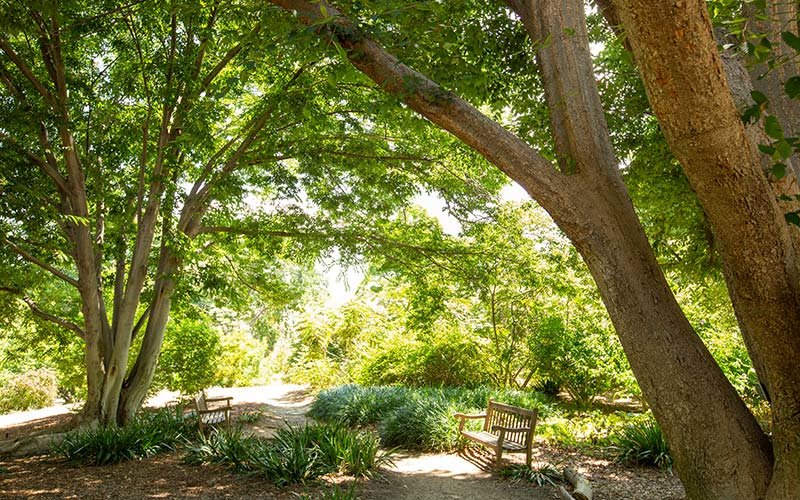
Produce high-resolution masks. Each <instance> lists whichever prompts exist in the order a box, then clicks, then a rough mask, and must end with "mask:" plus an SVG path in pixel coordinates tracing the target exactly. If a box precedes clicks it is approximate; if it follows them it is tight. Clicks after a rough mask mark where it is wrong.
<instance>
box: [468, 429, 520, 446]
mask: <svg viewBox="0 0 800 500" xmlns="http://www.w3.org/2000/svg"><path fill="white" fill-rule="evenodd" d="M462 434H463V435H464V436H465V437H468V438H470V439H472V440H475V441H477V442H479V443H481V444H485V445H486V446H489V447H491V448H494V449H497V436H495V435H494V434H490V433H488V432H483V431H480V432H472V431H463V432H462ZM503 449H504V450H509V451H520V450H524V449H525V447H524V446H522V445H521V444H517V443H515V442H513V441H503Z"/></svg>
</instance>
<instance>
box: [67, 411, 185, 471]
mask: <svg viewBox="0 0 800 500" xmlns="http://www.w3.org/2000/svg"><path fill="white" fill-rule="evenodd" d="M196 432H197V431H196V423H195V422H192V421H191V420H187V419H184V418H183V416H182V410H181V409H172V408H170V409H163V410H159V411H157V412H153V413H145V414H142V415H140V416H137V417H136V418H135V419H134V420H133V421H132V422H130V423H128V424H127V425H125V426H123V427H116V426H100V427H96V428H93V429H79V430H76V431H73V432H70V433H67V435H66V436H65V437H64V439H63V440H62V441H61V442H59V443H58V444H57V445H56V446H55V447H54V452H55V453H56V454H59V455H62V456H63V457H64V458H66V459H67V460H69V461H71V462H78V463H82V464H85V465H106V464H115V463H119V462H123V461H125V460H133V459H137V458H147V457H151V456H153V455H156V454H158V453H162V452H165V451H171V450H174V449H176V448H177V446H178V445H179V444H181V443H184V442H186V441H187V440H189V439H191V438H193V437H194V436H195V435H196Z"/></svg>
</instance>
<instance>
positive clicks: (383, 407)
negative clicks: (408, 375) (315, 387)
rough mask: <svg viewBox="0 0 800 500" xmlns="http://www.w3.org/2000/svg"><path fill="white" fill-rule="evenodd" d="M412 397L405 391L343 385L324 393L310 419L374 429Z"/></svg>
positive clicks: (314, 404) (312, 408) (310, 412)
mask: <svg viewBox="0 0 800 500" xmlns="http://www.w3.org/2000/svg"><path fill="white" fill-rule="evenodd" d="M411 393H412V390H410V389H406V388H404V387H391V386H386V387H362V386H358V385H343V386H341V387H336V388H333V389H329V390H326V391H322V392H321V393H320V394H319V395H318V396H317V398H316V399H315V400H314V402H313V403H312V404H311V408H310V409H309V412H308V415H309V416H310V417H312V418H315V419H317V420H320V421H323V422H335V423H339V424H342V425H345V426H348V427H361V426H365V425H374V424H377V423H379V422H380V421H381V420H382V419H383V418H385V417H386V416H387V415H388V414H390V413H392V412H393V411H395V410H396V409H397V408H398V407H400V406H402V405H403V404H404V403H405V402H406V401H407V399H408V396H409V395H410V394H411Z"/></svg>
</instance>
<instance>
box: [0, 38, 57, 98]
mask: <svg viewBox="0 0 800 500" xmlns="http://www.w3.org/2000/svg"><path fill="white" fill-rule="evenodd" d="M0 49H2V50H3V52H5V53H6V55H7V56H8V58H9V59H11V62H13V63H14V65H15V66H16V67H17V69H19V71H20V73H22V74H23V75H24V76H25V78H27V79H28V81H29V82H31V84H32V85H33V88H35V89H36V91H37V92H38V93H39V94H40V95H41V96H42V97H43V98H44V100H45V102H46V103H47V105H48V106H50V108H51V109H53V111H56V110H57V109H58V106H57V102H56V98H55V96H53V94H52V93H51V92H50V91H49V90H47V87H45V86H44V84H43V83H42V82H41V81H40V80H39V79H38V78H36V75H34V74H33V71H32V70H31V68H30V67H29V66H28V65H27V64H26V63H25V61H23V60H22V58H21V57H19V55H18V54H17V53H16V52H15V51H14V49H13V48H12V47H11V45H10V44H9V43H8V40H6V39H5V38H0Z"/></svg>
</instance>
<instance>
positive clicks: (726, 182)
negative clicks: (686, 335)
mask: <svg viewBox="0 0 800 500" xmlns="http://www.w3.org/2000/svg"><path fill="white" fill-rule="evenodd" d="M618 7H619V11H620V17H621V19H622V22H623V25H624V26H625V29H626V32H627V33H628V36H629V39H630V41H631V45H632V47H633V52H634V56H635V58H636V60H637V63H638V65H639V67H640V70H641V73H642V76H643V80H644V83H645V88H646V90H647V92H648V96H649V98H650V103H651V105H652V107H653V110H654V111H655V113H656V115H657V116H658V118H659V122H660V123H661V127H662V129H663V131H664V135H665V137H666V139H667V142H668V144H669V145H670V148H671V150H672V152H673V153H674V154H675V156H676V157H677V158H678V160H679V161H680V162H681V164H682V165H683V168H684V171H685V172H686V175H687V177H688V178H689V181H690V183H691V185H692V187H693V188H694V190H695V192H696V193H697V195H698V199H699V200H700V203H701V204H702V205H703V208H704V210H705V212H706V215H707V216H708V219H709V221H710V222H711V225H712V228H713V231H714V235H715V238H716V241H717V244H718V248H719V251H720V254H721V256H722V260H723V271H724V273H725V278H726V282H727V284H728V289H729V291H730V294H731V299H732V301H733V304H734V308H735V311H736V314H737V318H738V320H739V323H740V324H741V325H742V326H743V328H742V334H743V335H744V337H745V341H746V344H747V347H748V350H749V351H750V352H751V356H752V357H753V358H754V359H756V360H759V364H760V365H761V366H760V370H759V377H760V378H762V380H765V381H766V383H767V385H768V387H769V389H770V396H771V399H772V416H773V445H774V454H775V468H774V472H773V477H772V480H771V483H770V486H769V491H768V494H767V498H771V499H788V498H795V497H796V494H797V491H800V370H797V360H798V359H800V302H798V297H799V294H798V269H797V256H796V255H795V252H794V247H793V243H792V237H791V235H790V232H789V228H788V226H787V224H786V222H785V221H784V217H783V212H782V211H781V209H780V207H779V206H778V204H777V202H776V200H775V196H774V195H773V193H772V190H771V188H770V186H769V184H768V182H767V180H766V178H765V176H764V175H763V173H762V170H761V166H760V163H759V161H760V160H759V158H758V153H757V152H756V151H755V150H754V148H753V147H752V145H751V143H750V141H749V140H748V138H747V136H746V133H745V130H744V127H743V125H742V122H741V120H740V119H739V116H738V114H737V112H736V107H735V105H734V103H733V100H732V98H731V92H730V89H729V88H728V86H727V82H726V80H725V73H724V71H723V67H722V64H721V61H720V57H719V53H718V51H717V47H716V44H715V42H714V38H713V35H712V32H711V25H710V21H709V18H708V13H707V11H706V5H705V2H703V1H701V0H692V1H689V2H685V1H677V0H672V1H668V0H662V1H657V2H653V1H644V0H620V1H619V2H618ZM757 368H759V367H758V366H757ZM690 493H691V492H690ZM697 498H705V497H702V496H697ZM711 498H713V497H711ZM756 498H759V497H756Z"/></svg>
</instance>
